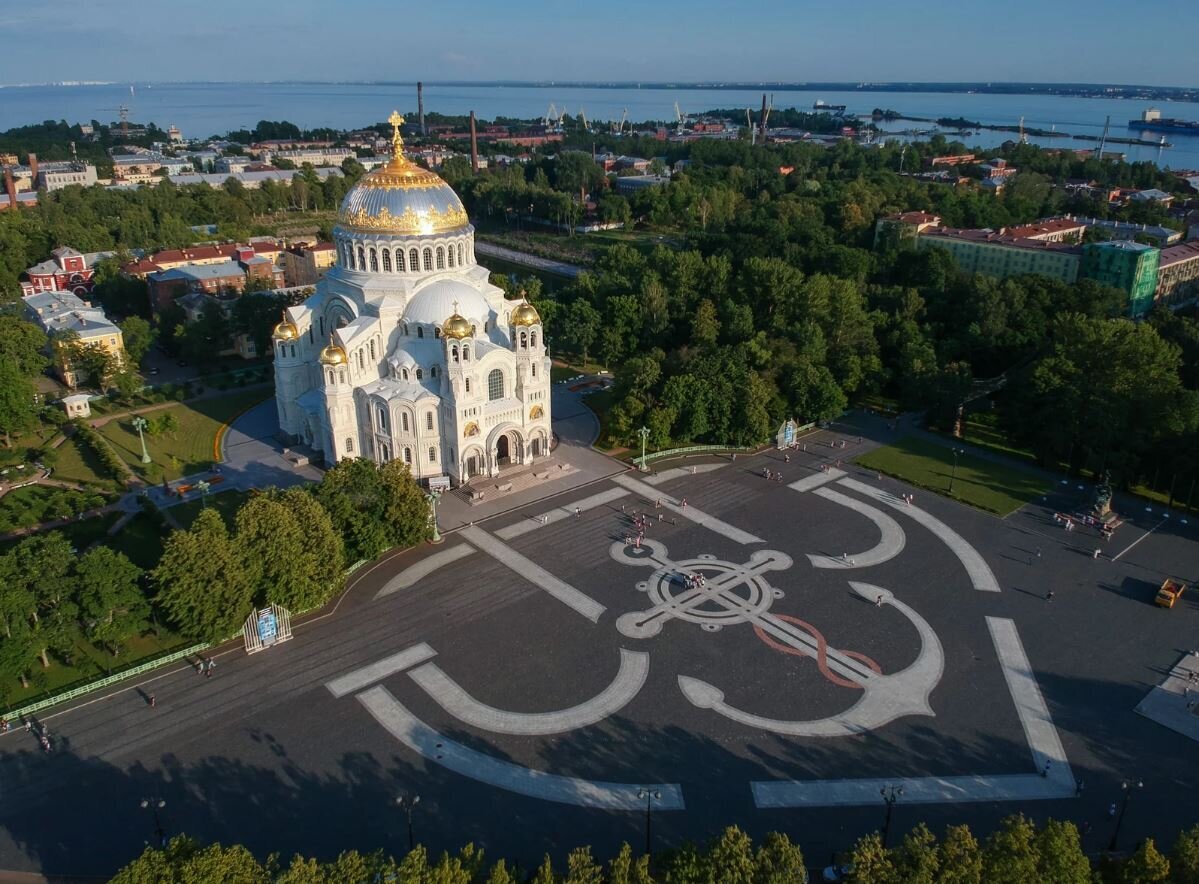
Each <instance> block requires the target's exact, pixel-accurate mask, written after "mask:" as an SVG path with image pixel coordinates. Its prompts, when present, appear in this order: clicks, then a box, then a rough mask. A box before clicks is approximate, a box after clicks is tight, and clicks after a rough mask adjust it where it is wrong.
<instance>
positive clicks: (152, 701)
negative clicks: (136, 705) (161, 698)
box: [149, 694, 158, 709]
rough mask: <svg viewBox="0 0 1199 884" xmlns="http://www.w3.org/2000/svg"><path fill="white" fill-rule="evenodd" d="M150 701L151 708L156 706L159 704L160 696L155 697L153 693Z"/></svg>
mask: <svg viewBox="0 0 1199 884" xmlns="http://www.w3.org/2000/svg"><path fill="white" fill-rule="evenodd" d="M149 703H150V708H151V709H153V708H155V707H156V706H157V705H158V698H157V697H155V696H154V695H153V694H151V695H150V699H149Z"/></svg>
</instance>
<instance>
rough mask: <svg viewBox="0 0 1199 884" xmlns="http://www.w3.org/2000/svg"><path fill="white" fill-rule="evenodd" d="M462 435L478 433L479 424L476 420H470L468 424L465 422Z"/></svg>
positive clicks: (475, 434)
mask: <svg viewBox="0 0 1199 884" xmlns="http://www.w3.org/2000/svg"><path fill="white" fill-rule="evenodd" d="M462 435H463V436H477V435H479V424H478V423H477V422H476V421H471V422H470V423H469V424H467V425H466V426H465V427H464V428H463V430H462Z"/></svg>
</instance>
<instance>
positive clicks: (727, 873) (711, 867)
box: [708, 826, 755, 884]
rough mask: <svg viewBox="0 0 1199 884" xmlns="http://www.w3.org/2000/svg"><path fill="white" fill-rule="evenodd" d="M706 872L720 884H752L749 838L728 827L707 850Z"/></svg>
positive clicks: (751, 853)
mask: <svg viewBox="0 0 1199 884" xmlns="http://www.w3.org/2000/svg"><path fill="white" fill-rule="evenodd" d="M708 872H709V875H711V878H712V880H714V881H720V882H721V884H754V873H755V864H754V856H753V846H752V844H751V842H750V840H749V836H748V835H746V834H745V833H744V832H742V831H741V830H740V829H739V828H737V827H736V826H729V827H728V828H727V829H725V830H724V832H722V833H721V835H720V838H718V839H717V840H716V842H715V843H714V844H713V845H712V846H711V848H710V849H709V850H708Z"/></svg>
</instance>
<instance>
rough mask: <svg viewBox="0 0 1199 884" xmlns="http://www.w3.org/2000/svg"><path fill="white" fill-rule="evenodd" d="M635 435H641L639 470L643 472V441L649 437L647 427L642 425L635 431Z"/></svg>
mask: <svg viewBox="0 0 1199 884" xmlns="http://www.w3.org/2000/svg"><path fill="white" fill-rule="evenodd" d="M637 435H638V436H640V437H641V467H640V470H641V472H643V473H644V472H645V443H646V440H648V439H649V427H642V428H641V429H640V430H638V431H637Z"/></svg>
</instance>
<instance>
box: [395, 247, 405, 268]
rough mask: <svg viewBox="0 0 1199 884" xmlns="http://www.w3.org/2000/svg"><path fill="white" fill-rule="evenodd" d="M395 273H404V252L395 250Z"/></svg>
mask: <svg viewBox="0 0 1199 884" xmlns="http://www.w3.org/2000/svg"><path fill="white" fill-rule="evenodd" d="M396 272H397V273H403V272H404V250H403V249H396Z"/></svg>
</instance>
